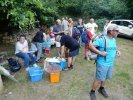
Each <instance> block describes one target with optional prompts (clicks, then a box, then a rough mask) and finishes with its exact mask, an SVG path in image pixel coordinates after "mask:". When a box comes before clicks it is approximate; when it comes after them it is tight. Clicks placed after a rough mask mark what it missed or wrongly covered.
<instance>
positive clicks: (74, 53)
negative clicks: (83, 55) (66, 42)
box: [68, 48, 79, 57]
mask: <svg viewBox="0 0 133 100" xmlns="http://www.w3.org/2000/svg"><path fill="white" fill-rule="evenodd" d="M78 54H79V48H78V49H76V50H73V51H71V50H70V51H69V54H68V57H74V56H77V55H78Z"/></svg>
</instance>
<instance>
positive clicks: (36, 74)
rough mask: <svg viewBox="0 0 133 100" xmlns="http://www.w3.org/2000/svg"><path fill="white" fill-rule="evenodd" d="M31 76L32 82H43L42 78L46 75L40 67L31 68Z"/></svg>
mask: <svg viewBox="0 0 133 100" xmlns="http://www.w3.org/2000/svg"><path fill="white" fill-rule="evenodd" d="M29 74H30V77H31V81H32V82H37V81H40V80H42V76H43V74H44V71H43V70H42V68H41V67H39V66H38V67H31V68H30V69H29Z"/></svg>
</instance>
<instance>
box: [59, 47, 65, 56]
mask: <svg viewBox="0 0 133 100" xmlns="http://www.w3.org/2000/svg"><path fill="white" fill-rule="evenodd" d="M64 48H65V47H64V46H61V54H60V58H62V57H63V54H64Z"/></svg>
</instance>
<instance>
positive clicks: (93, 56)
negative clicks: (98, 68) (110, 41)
mask: <svg viewBox="0 0 133 100" xmlns="http://www.w3.org/2000/svg"><path fill="white" fill-rule="evenodd" d="M98 38H104V40H105V42H104V51H105V52H106V38H105V37H104V35H103V34H98V35H97V36H96V37H95V39H94V40H93V41H95V40H97V39H98ZM97 49H98V47H97ZM97 55H98V54H96V53H94V52H92V51H91V54H90V56H89V58H90V60H95V62H96V60H97ZM104 58H105V60H106V56H105V57H104Z"/></svg>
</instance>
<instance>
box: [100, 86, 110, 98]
mask: <svg viewBox="0 0 133 100" xmlns="http://www.w3.org/2000/svg"><path fill="white" fill-rule="evenodd" d="M98 92H99V93H100V94H102V95H103V96H104V97H105V98H108V97H109V96H108V94H107V92H106V91H105V89H104V88H103V89H98Z"/></svg>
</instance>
